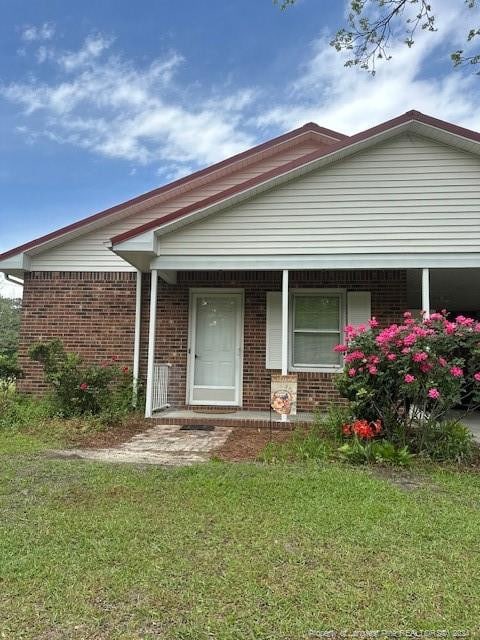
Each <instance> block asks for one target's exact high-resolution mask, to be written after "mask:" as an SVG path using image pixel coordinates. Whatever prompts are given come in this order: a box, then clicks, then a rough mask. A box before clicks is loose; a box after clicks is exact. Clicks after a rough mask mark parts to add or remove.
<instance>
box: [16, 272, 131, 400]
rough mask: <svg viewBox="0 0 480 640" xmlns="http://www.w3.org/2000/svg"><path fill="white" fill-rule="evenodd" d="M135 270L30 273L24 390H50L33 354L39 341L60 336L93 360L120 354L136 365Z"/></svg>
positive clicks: (23, 337)
mask: <svg viewBox="0 0 480 640" xmlns="http://www.w3.org/2000/svg"><path fill="white" fill-rule="evenodd" d="M135 288H136V274H135V273H113V272H107V273H83V272H82V273H80V272H79V273H76V272H46V271H36V272H31V273H26V274H25V284H24V288H23V305H22V323H21V328H20V346H19V362H20V365H21V366H22V367H23V369H24V371H25V374H26V377H25V379H24V380H22V381H21V383H20V388H21V390H23V391H27V392H31V393H39V392H41V391H43V390H44V389H45V385H44V383H43V375H42V371H41V368H40V366H39V365H37V363H35V362H32V361H31V360H30V358H29V357H28V356H27V352H28V348H29V347H30V345H31V344H32V343H33V342H36V341H38V340H48V339H50V338H54V337H58V338H60V339H61V340H62V341H63V343H64V345H65V347H66V349H67V350H68V351H75V352H77V353H79V354H80V355H81V356H82V357H83V358H85V360H86V361H88V362H92V363H94V362H101V361H102V360H106V359H108V358H110V357H111V356H112V355H118V356H119V358H120V361H121V362H122V364H123V363H124V364H126V365H128V366H132V364H133V340H134V330H135Z"/></svg>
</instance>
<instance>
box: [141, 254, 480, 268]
mask: <svg viewBox="0 0 480 640" xmlns="http://www.w3.org/2000/svg"><path fill="white" fill-rule="evenodd" d="M425 267H430V268H432V269H442V268H459V269H462V268H463V269H464V268H467V267H470V268H479V267H480V253H458V254H454V253H445V254H441V253H431V254H425V253H423V254H418V255H416V254H375V255H372V254H369V255H330V256H325V255H319V256H315V255H305V256H295V255H293V256H292V255H279V256H256V255H251V256H162V255H160V256H158V257H156V258H154V259H153V260H152V261H151V262H150V269H162V270H165V271H168V270H174V271H182V270H184V271H195V270H198V271H212V270H219V271H221V270H224V271H232V270H242V271H249V270H252V271H280V270H283V269H293V270H296V269H422V268H425Z"/></svg>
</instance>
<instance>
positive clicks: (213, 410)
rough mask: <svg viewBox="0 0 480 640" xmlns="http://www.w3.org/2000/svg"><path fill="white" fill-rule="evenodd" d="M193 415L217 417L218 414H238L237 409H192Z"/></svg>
mask: <svg viewBox="0 0 480 640" xmlns="http://www.w3.org/2000/svg"><path fill="white" fill-rule="evenodd" d="M192 411H193V413H205V414H207V413H208V414H209V415H210V414H212V415H215V414H217V413H219V414H222V413H237V411H238V409H237V408H236V407H203V408H202V407H195V408H193V409H192Z"/></svg>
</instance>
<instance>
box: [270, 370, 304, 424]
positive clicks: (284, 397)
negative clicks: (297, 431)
mask: <svg viewBox="0 0 480 640" xmlns="http://www.w3.org/2000/svg"><path fill="white" fill-rule="evenodd" d="M297 384H298V378H297V375H296V374H289V375H286V376H282V375H281V374H276V373H274V374H272V381H271V395H270V406H271V407H272V409H273V410H274V411H275V412H276V413H278V414H280V415H285V416H288V415H291V416H294V415H296V413H297Z"/></svg>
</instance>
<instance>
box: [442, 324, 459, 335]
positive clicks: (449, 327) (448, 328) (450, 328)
mask: <svg viewBox="0 0 480 640" xmlns="http://www.w3.org/2000/svg"><path fill="white" fill-rule="evenodd" d="M456 328H457V325H456V324H455V323H454V322H448V321H447V320H446V321H445V322H444V323H443V329H444V331H445V333H446V334H447V335H448V336H450V335H452V333H455V329H456Z"/></svg>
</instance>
